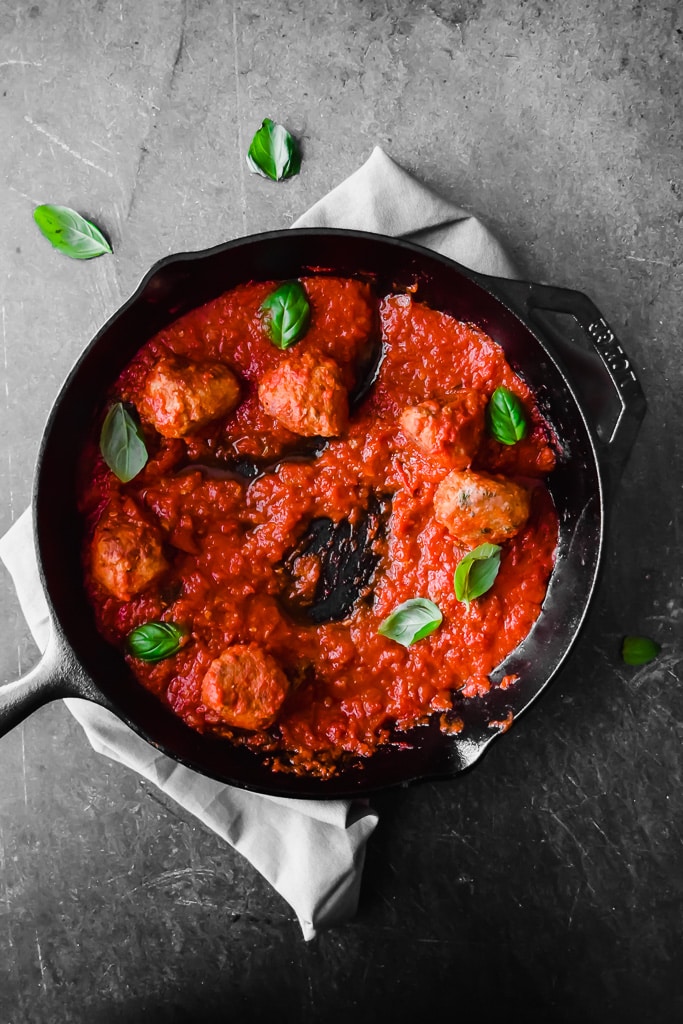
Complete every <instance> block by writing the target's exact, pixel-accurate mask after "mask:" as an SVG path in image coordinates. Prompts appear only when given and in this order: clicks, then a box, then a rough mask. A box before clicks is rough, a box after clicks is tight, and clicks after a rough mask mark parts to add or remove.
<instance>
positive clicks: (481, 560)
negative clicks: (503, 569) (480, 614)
mask: <svg viewBox="0 0 683 1024" xmlns="http://www.w3.org/2000/svg"><path fill="white" fill-rule="evenodd" d="M499 569H500V546H499V545H498V544H480V545H479V547H478V548H475V549H474V550H473V551H470V552H469V554H467V555H465V557H464V558H462V559H461V560H460V561H459V562H458V564H457V566H456V569H455V577H454V579H453V585H454V587H455V596H456V597H457V599H458V601H464V602H465V604H467V605H469V603H470V601H473V600H474V599H475V597H481V595H482V594H485V593H486V591H487V590H490V589H491V587H492V586H493V581H494V580H495V578H496V576H497V575H498V570H499Z"/></svg>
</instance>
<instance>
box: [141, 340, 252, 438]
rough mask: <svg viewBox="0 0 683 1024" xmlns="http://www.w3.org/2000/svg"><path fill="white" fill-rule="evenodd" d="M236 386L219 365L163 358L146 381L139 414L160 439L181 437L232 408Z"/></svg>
mask: <svg viewBox="0 0 683 1024" xmlns="http://www.w3.org/2000/svg"><path fill="white" fill-rule="evenodd" d="M238 399H239V383H238V381H237V378H236V377H235V375H234V373H233V372H232V371H231V370H229V369H228V367H227V366H224V365H223V364H222V363H215V362H206V363H194V362H191V361H190V360H189V359H182V358H181V357H180V356H173V355H170V356H164V357H163V358H162V359H160V360H159V362H158V363H157V364H156V366H154V368H153V369H152V370H151V372H150V373H149V375H148V377H147V380H146V381H145V388H144V391H143V395H142V401H141V403H140V413H141V414H142V416H143V417H144V418H145V419H146V420H147V421H148V422H149V423H151V424H152V426H154V427H155V428H156V429H157V430H158V431H159V433H160V434H161V435H162V436H163V437H184V436H185V435H186V434H192V433H193V432H194V431H196V430H199V429H200V428H201V427H204V426H206V424H207V423H210V422H211V420H215V419H218V417H219V416H227V414H228V413H229V412H230V411H231V410H232V409H234V408H235V406H236V405H237V402H238Z"/></svg>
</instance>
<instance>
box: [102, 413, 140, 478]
mask: <svg viewBox="0 0 683 1024" xmlns="http://www.w3.org/2000/svg"><path fill="white" fill-rule="evenodd" d="M100 451H101V452H102V458H103V459H104V461H105V462H106V463H107V465H108V466H109V468H110V470H111V471H112V473H115V474H116V476H117V477H118V478H119V480H121V481H122V482H123V483H124V484H127V483H128V481H129V480H132V479H133V477H134V476H137V475H138V473H139V472H140V470H141V469H142V468H143V467H144V465H145V463H146V462H147V459H148V458H149V456H148V454H147V446H146V445H145V442H144V438H143V436H142V431H141V430H140V424H139V423H138V421H137V418H136V417H134V416H133V415H132V414H131V413H130V412H128V410H127V409H126V407H125V405H124V404H123V402H116V403H115V404H114V405H112V407H111V409H110V410H109V412H108V413H107V415H106V416H105V418H104V423H103V424H102V431H101V433H100Z"/></svg>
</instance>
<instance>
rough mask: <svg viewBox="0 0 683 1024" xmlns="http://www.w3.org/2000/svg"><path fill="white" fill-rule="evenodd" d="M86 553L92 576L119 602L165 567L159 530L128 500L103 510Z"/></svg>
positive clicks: (139, 588)
mask: <svg viewBox="0 0 683 1024" xmlns="http://www.w3.org/2000/svg"><path fill="white" fill-rule="evenodd" d="M90 556H91V558H90V566H91V569H92V574H93V577H94V578H95V580H97V582H98V583H99V584H100V585H101V586H103V587H104V588H105V590H108V591H109V593H110V594H113V595H114V597H117V598H118V599H119V601H130V600H131V598H133V597H135V595H136V594H139V593H140V592H141V591H143V590H145V589H146V588H147V587H148V586H149V585H150V584H151V583H153V582H154V581H155V580H157V579H158V578H159V577H160V576H161V575H162V574H163V573H164V572H165V571H166V569H167V568H168V562H167V561H166V559H165V558H164V553H163V550H162V546H161V533H160V531H159V530H158V529H157V528H156V527H155V526H152V525H151V524H150V523H148V522H146V521H145V519H144V518H143V517H142V515H141V513H140V511H139V510H138V508H137V506H136V505H135V503H134V502H133V501H131V500H130V499H128V500H126V501H125V502H123V503H122V504H121V505H120V506H115V507H112V506H110V507H109V508H108V509H106V510H105V512H104V513H103V515H102V517H101V518H100V521H99V522H98V524H97V526H96V527H95V531H94V534H93V541H92V545H91V549H90Z"/></svg>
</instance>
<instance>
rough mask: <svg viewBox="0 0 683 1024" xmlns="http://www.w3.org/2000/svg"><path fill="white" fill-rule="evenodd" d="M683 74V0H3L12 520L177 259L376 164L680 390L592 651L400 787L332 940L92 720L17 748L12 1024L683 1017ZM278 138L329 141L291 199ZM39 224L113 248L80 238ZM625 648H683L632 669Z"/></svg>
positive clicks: (7, 495) (5, 466) (663, 416)
mask: <svg viewBox="0 0 683 1024" xmlns="http://www.w3.org/2000/svg"><path fill="white" fill-rule="evenodd" d="M682 53H683V9H682V8H681V6H680V5H679V4H678V3H676V2H675V0H659V2H656V3H650V4H646V3H642V2H640V0H624V2H620V0H595V2H585V0H565V2H564V3H561V4H559V3H553V2H551V0H531V2H521V0H520V2H505V0H460V2H449V0H428V2H424V3H411V2H409V0H386V2H379V0H367V2H363V0H349V2H346V3H343V2H341V0H318V2H314V0H273V2H271V3H270V4H261V3H259V2H257V0H244V2H236V0H235V2H230V0H226V2H221V0H149V2H147V3H136V2H134V0H120V2H119V0H97V2H92V3H87V2H79V0H36V2H33V3H32V2H31V0H26V2H21V3H20V2H13V0H0V138H2V140H3V145H2V147H0V182H1V183H2V187H3V193H2V195H3V200H2V213H3V220H2V231H1V232H0V275H1V276H0V280H1V281H2V292H1V294H0V338H1V341H2V354H1V356H0V438H1V450H0V494H1V495H2V501H1V502H0V530H2V531H4V530H5V529H6V528H7V527H9V525H10V524H11V523H12V522H13V521H14V519H16V517H17V516H18V515H19V514H20V513H21V511H22V510H23V509H24V507H25V506H26V504H27V503H28V501H29V497H30V490H31V479H32V469H33V462H34V459H35V455H36V452H37V448H38V444H39V440H40V437H41V433H42V429H43V426H44V421H45V418H46V415H47V412H48V410H49V408H50V405H51V402H52V401H53V399H54V397H55V395H56V393H57V391H58V389H59V386H60V384H61V382H62V380H63V379H64V377H65V376H66V374H67V372H68V370H69V368H70V366H71V365H72V363H73V362H74V360H75V359H76V357H77V356H78V354H79V353H80V351H81V350H82V348H83V347H84V345H85V344H86V343H87V342H88V340H89V339H90V338H91V336H92V335H93V334H94V332H95V331H96V330H97V328H98V327H99V326H100V325H101V324H102V323H103V322H104V321H105V320H106V318H107V317H108V316H109V315H110V314H111V313H112V312H113V311H114V310H115V309H116V308H117V307H118V305H119V304H120V303H121V302H122V300H123V299H124V298H125V297H126V296H127V295H128V294H129V293H130V292H131V291H132V289H133V288H134V286H135V285H136V283H137V281H138V280H139V278H140V277H141V276H142V274H143V273H144V272H145V271H146V270H147V269H148V267H149V266H150V265H151V264H152V263H153V262H154V261H155V260H156V259H158V258H159V257H161V256H163V255H165V254H167V253H170V252H174V251H181V250H188V249H199V248H204V247H207V246H209V245H212V244H215V243H218V242H220V241H223V240H225V239H227V238H231V237H234V236H237V235H241V234H245V233H250V232H254V231H260V230H264V229H268V228H273V227H283V226H287V225H288V224H290V223H291V222H292V221H293V220H294V219H295V218H296V217H297V216H298V215H299V213H300V212H302V211H303V210H304V209H305V208H306V207H307V206H309V205H310V204H311V203H312V202H313V201H314V200H316V199H317V198H319V197H320V196H321V195H322V194H323V193H324V192H325V191H327V190H328V189H329V188H330V187H332V186H333V185H335V184H336V183H337V182H339V181H340V180H342V179H343V178H344V177H345V176H346V175H347V174H349V173H350V172H351V171H353V170H354V169H355V168H356V167H357V166H358V165H359V164H360V163H361V162H362V161H363V160H364V159H365V158H366V157H367V156H368V155H369V154H370V152H371V150H372V148H373V146H374V145H375V144H377V143H379V144H381V145H382V146H384V147H385V149H386V150H387V151H388V152H389V153H390V155H391V156H392V157H394V159H396V160H397V161H399V162H400V163H402V164H403V165H404V166H405V167H406V168H408V169H409V170H411V171H413V172H414V173H415V174H417V175H419V176H420V177H421V178H422V179H423V180H425V181H426V182H428V183H429V184H431V185H432V186H433V187H435V188H436V189H438V190H440V191H441V192H442V193H443V194H444V195H446V196H448V197H449V198H451V199H453V200H456V201H458V202H459V203H461V204H462V205H464V206H469V207H470V208H472V209H473V210H474V211H476V212H477V213H478V214H479V215H480V216H481V217H482V219H483V220H484V221H485V222H486V223H487V224H488V225H489V226H490V227H491V228H492V229H493V230H494V231H495V232H496V233H497V234H498V236H499V237H500V238H501V239H502V240H503V241H504V243H505V244H506V245H507V246H508V248H509V250H510V252H511V253H512V254H513V256H514V257H515V259H516V260H517V262H518V263H519V265H520V266H521V267H522V270H523V273H524V274H525V276H527V277H528V278H530V279H534V280H538V281H544V282H550V283H553V284H559V285H564V286H567V287H571V288H577V289H580V290H584V291H586V292H588V293H589V294H590V295H591V297H592V298H593V299H594V300H595V302H596V303H597V305H598V306H599V307H600V309H601V310H602V312H603V313H604V314H605V316H606V317H607V319H608V320H609V321H610V322H611V324H612V325H613V327H614V329H615V331H616V333H617V334H618V336H619V337H620V339H621V341H622V343H623V345H624V347H625V348H626V350H627V352H628V353H629V355H630V356H631V358H632V361H633V364H634V366H635V368H636V370H637V373H638V375H639V377H640V379H641V381H642V384H643V387H644V389H645V392H646V394H647V397H648V403H649V414H648V418H647V420H646V422H645V425H644V427H643V429H642V431H641V435H640V438H639V441H638V444H637V446H636V449H635V451H634V452H633V456H632V459H631V461H630V464H629V467H628V469H627V471H626V474H625V476H624V479H623V483H622V487H621V490H620V492H619V497H618V501H617V504H616V509H615V517H614V528H613V531H612V534H611V536H610V539H609V543H608V550H607V556H606V564H605V573H604V577H603V581H602V584H601V587H600V591H599V593H598V597H597V601H596V604H595V607H594V611H593V613H592V615H591V620H590V622H589V625H588V628H587V631H586V633H585V634H584V636H583V638H582V641H581V644H580V646H579V648H578V649H577V650H576V652H575V654H574V655H573V656H572V658H571V660H570V662H569V664H568V665H567V666H566V668H565V669H564V670H563V672H562V674H561V675H560V677H559V678H558V680H557V681H556V682H555V683H554V685H553V687H552V689H551V690H550V692H549V693H548V694H547V696H545V697H544V698H543V701H542V704H541V705H539V707H538V708H537V709H536V710H535V711H534V713H533V714H532V715H531V716H530V717H529V719H528V720H527V721H525V722H523V723H520V725H519V728H518V729H516V730H513V731H512V732H511V733H510V735H509V737H506V738H505V742H501V743H500V744H499V745H498V746H497V747H496V748H495V749H494V750H493V751H492V752H491V754H490V755H489V756H488V757H487V759H486V760H485V761H484V762H483V763H482V764H481V766H480V767H478V768H477V769H476V770H475V771H474V772H473V773H471V774H470V775H468V776H466V777H464V778H463V779H462V780H458V781H457V782H456V783H444V784H438V785H437V784H434V785H431V784H430V785H427V786H423V787H419V788H417V789H411V790H408V791H406V792H403V793H399V794H396V793H393V794H387V795H386V796H382V797H380V798H379V799H378V800H377V801H376V803H377V805H378V807H379V808H380V810H381V812H382V824H381V826H380V829H379V831H378V833H377V835H376V837H375V838H374V839H373V842H372V844H371V848H370V852H369V860H368V865H367V869H366V876H365V884H364V890H363V898H362V903H361V909H360V912H359V915H358V917H357V918H356V919H355V920H354V921H353V922H351V923H350V924H348V925H346V926H344V927H342V928H339V929H337V930H335V931H332V932H329V933H327V934H325V935H323V936H321V937H320V939H318V940H316V942H315V943H313V944H311V945H305V944H304V943H303V942H302V941H301V939H300V935H299V932H298V927H297V925H296V922H295V920H294V918H293V914H292V912H291V911H290V910H289V908H288V907H287V905H286V904H284V903H283V902H282V901H281V900H280V898H279V897H278V896H277V895H276V894H274V893H273V892H272V891H271V890H270V889H269V887H268V886H267V885H266V884H265V883H264V882H263V881H262V879H261V878H260V877H259V876H258V875H257V874H256V872H255V871H254V870H253V869H252V868H251V867H250V866H249V864H247V863H246V862H245V861H244V860H242V859H241V858H240V857H239V856H237V855H235V854H234V853H233V852H232V851H231V850H229V849H226V848H225V847H224V846H223V845H222V844H221V843H220V841H219V840H217V839H216V837H215V836H213V835H212V834H209V833H207V832H205V831H204V830H203V829H202V828H201V827H200V826H198V825H197V824H196V823H195V822H193V821H192V820H190V819H188V818H186V817H185V816H184V815H183V814H182V813H179V812H178V811H177V809H175V808H174V807H172V806H168V805H167V804H166V803H165V802H164V801H160V800H159V798H158V796H157V794H156V793H155V791H153V790H152V789H151V788H150V787H149V786H147V785H144V784H142V783H141V782H140V781H139V780H138V779H136V778H135V777H134V776H132V775H131V774H130V773H127V772H126V771H125V770H124V769H122V768H120V767H119V766H117V765H114V764H110V763H109V762H107V761H104V760H103V759H101V758H98V757H97V756H96V755H95V754H94V753H92V751H91V750H90V748H89V747H88V746H87V744H86V743H85V741H84V739H83V737H82V736H81V734H80V732H79V730H78V727H77V726H76V725H75V724H74V722H73V721H72V720H71V719H70V717H69V716H68V714H67V712H66V711H65V710H64V708H63V707H62V706H61V705H53V706H50V707H48V708H45V709H43V710H41V711H40V712H38V713H36V714H35V715H34V716H33V717H32V718H31V719H30V720H28V721H27V722H26V723H25V724H24V725H23V726H20V727H19V728H17V729H15V730H14V731H13V732H12V733H11V734H10V735H8V736H6V737H5V738H4V739H3V740H2V741H1V742H0V780H2V781H1V782H0V977H1V978H2V980H1V981H0V1021H1V1022H3V1024H5V1022H6V1024H24V1022H34V1021H35V1022H43V1021H49V1022H50V1024H61V1022H81V1021H118V1020H121V1021H134V1020H141V1019H143V1017H144V1019H145V1020H147V1021H150V1022H151V1021H157V1020H164V1021H176V1020H178V1021H182V1020H200V1019H201V1020H223V1019H231V1020H232V1019H236V1020H244V1021H247V1020H248V1021H251V1020H255V1021H258V1020H265V1019H270V1017H271V1016H272V1015H273V1013H278V1014H279V1016H280V1017H281V1018H283V1019H284V1020H297V1021H318V1020H327V1021H336V1020H341V1019H347V1018H348V1016H349V1014H353V1017H354V1018H355V1019H356V1020H358V1021H360V1020H368V1021H370V1020H382V1019H390V1018H392V1019H395V1020H407V1019H413V1017H414V1016H415V1014H417V1013H422V1014H423V1015H424V1014H425V1013H428V1012H430V1011H434V1010H438V1009H439V1008H441V1007H445V1006H448V1007H449V1009H450V1011H452V1012H453V1013H459V1012H461V1011H462V1010H463V1009H464V1010H469V1011H470V1012H471V1013H472V1015H476V1017H477V1018H478V1019H479V1020H488V1019H494V1018H495V1019H498V1017H499V1016H500V1015H501V1014H502V1013H503V1012H510V1011H511V1010H513V1009H517V1010H520V1009H523V1010H524V1012H525V1015H526V1017H527V1019H531V1020H536V1019H538V1020H543V1021H571V1022H573V1021H579V1020H580V1021H582V1022H589V1021H598V1020H599V1021H601V1022H603V1024H604V1022H611V1021H620V1022H629V1021H643V1020H646V1021H653V1022H655V1021H656V1022H660V1021H661V1022H669V1021H674V1020H680V1018H681V1014H682V1013H683V985H682V984H681V981H680V978H681V966H682V964H681V946H682V942H683V851H682V849H681V838H682V831H683V796H682V795H681V786H680V782H681V777H682V775H683V755H682V754H681V750H682V747H681V739H682V738H683V737H682V732H683V726H682V725H681V723H682V722H683V695H682V694H681V669H680V666H681V553H680V552H681V549H680V520H679V516H680V512H679V508H680V500H681V480H682V476H681V467H682V461H683V460H682V458H681V436H682V435H683V411H682V406H681V401H680V395H681V387H682V384H683V381H682V372H681V366H682V365H683V358H682V357H683V343H682V341H681V300H682V298H683V286H682V283H681V281H682V278H681V273H680V268H681V257H682V244H681V219H682V217H683V175H682V169H681V152H682V142H683V131H682V128H681V119H682V115H683V105H682V103H681V98H680V85H681V71H682V59H681V57H682ZM265 116H270V117H272V118H274V119H275V120H278V121H282V122H283V123H285V124H286V125H287V126H288V127H289V128H290V130H291V131H292V132H294V133H295V134H296V135H297V136H298V137H299V138H300V139H301V141H302V147H303V155H304V159H303V166H302V171H301V174H300V175H299V176H298V177H296V178H294V179H292V180H291V181H288V182H285V183H280V184H274V183H271V182H267V181H264V180H263V179H261V178H258V177H256V176H253V175H250V174H249V173H248V171H247V169H246V167H245V162H244V154H245V151H246V148H247V146H248V142H249V139H250V137H251V134H252V133H253V131H254V130H255V129H256V128H257V127H258V125H259V124H260V122H261V120H262V118H263V117H265ZM40 202H55V203H62V204H65V205H69V206H73V207H76V208H78V209H79V210H80V211H81V212H83V213H85V214H87V215H90V216H91V217H92V218H93V219H94V220H96V221H97V222H98V223H99V224H100V225H101V226H102V227H103V228H105V229H106V230H107V232H108V233H109V235H110V236H111V239H112V242H113V245H114V250H115V255H114V256H113V257H106V258H102V259H98V260H94V261H92V262H89V263H76V262H73V261H70V260H68V259H67V258H65V257H63V256H61V255H59V254H58V253H56V252H55V251H53V250H52V249H51V247H50V246H49V245H48V244H47V243H46V242H45V241H44V240H43V239H42V238H41V237H40V236H39V235H38V233H37V231H36V229H35V228H34V225H33V223H32V219H31V214H32V209H33V207H34V206H35V205H36V204H37V203H40ZM0 619H1V621H2V637H3V644H2V653H1V657H0V665H1V669H0V680H2V681H6V680H9V679H12V678H14V677H16V676H17V675H18V674H19V673H21V672H22V671H24V670H25V669H26V668H27V667H28V666H29V665H30V664H31V663H32V662H33V661H34V660H35V657H36V652H35V649H34V647H33V645H32V642H31V641H30V639H29V637H28V634H27V630H26V628H25V626H24V624H23V620H22V619H21V616H20V614H19V612H18V609H17V605H16V600H15V597H14V595H13V592H12V590H11V586H10V584H9V581H8V578H7V575H6V574H5V573H4V571H3V572H2V574H1V575H0ZM625 632H638V633H640V632H643V633H646V634H649V635H652V636H654V637H656V638H657V639H658V640H659V641H660V642H661V643H662V644H663V652H662V655H661V657H660V658H659V659H658V660H657V661H656V662H655V663H653V665H651V666H649V667H648V668H646V669H644V670H641V671H634V670H631V669H626V668H625V667H624V666H623V665H621V664H620V661H619V657H618V648H619V640H620V637H621V635H622V634H623V633H625ZM530 865H531V866H533V867H534V868H536V867H537V870H535V871H530V870H529V868H530Z"/></svg>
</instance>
